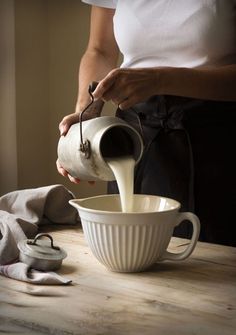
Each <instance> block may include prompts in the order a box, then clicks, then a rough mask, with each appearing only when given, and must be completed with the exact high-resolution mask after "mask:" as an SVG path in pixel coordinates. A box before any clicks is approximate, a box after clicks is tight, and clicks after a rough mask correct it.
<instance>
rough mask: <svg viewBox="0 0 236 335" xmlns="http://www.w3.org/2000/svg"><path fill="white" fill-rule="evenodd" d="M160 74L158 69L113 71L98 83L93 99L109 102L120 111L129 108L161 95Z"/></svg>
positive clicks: (160, 70) (160, 71)
mask: <svg viewBox="0 0 236 335" xmlns="http://www.w3.org/2000/svg"><path fill="white" fill-rule="evenodd" d="M161 73H162V69H159V68H139V69H126V68H123V69H122V68H121V69H119V68H118V69H114V70H112V71H111V72H109V73H108V75H107V76H106V77H105V78H104V79H102V80H101V81H100V82H99V84H98V86H97V88H96V89H95V91H94V92H93V96H94V99H95V100H97V99H102V100H104V101H108V100H111V101H112V102H113V103H115V104H116V105H118V106H119V108H120V109H127V108H130V107H132V106H133V105H135V104H137V103H140V102H143V101H146V100H147V99H148V98H150V97H151V96H152V95H155V94H162V93H161ZM157 87H158V89H157ZM157 90H158V92H157Z"/></svg>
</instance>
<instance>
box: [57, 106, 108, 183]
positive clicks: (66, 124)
mask: <svg viewBox="0 0 236 335" xmlns="http://www.w3.org/2000/svg"><path fill="white" fill-rule="evenodd" d="M102 106H103V102H102V101H96V102H94V103H93V105H92V106H91V108H89V110H88V111H86V112H85V113H84V115H83V120H88V119H92V118H94V117H97V116H99V115H100V114H101V110H102ZM76 110H79V108H78V107H76ZM79 119H80V112H78V111H76V112H75V113H72V114H69V115H66V116H65V117H64V118H63V119H62V121H61V122H60V123H59V131H60V135H61V136H65V135H66V134H67V132H68V130H69V129H70V126H72V124H74V123H77V122H79ZM56 167H57V171H58V172H59V174H60V175H62V176H63V177H68V178H69V180H70V181H71V182H72V183H75V184H78V183H79V182H80V179H78V178H74V177H72V176H71V175H70V174H69V173H68V171H66V170H65V169H64V168H63V167H62V166H61V164H60V162H59V160H58V159H57V161H56ZM89 183H90V184H94V182H93V181H91V182H89Z"/></svg>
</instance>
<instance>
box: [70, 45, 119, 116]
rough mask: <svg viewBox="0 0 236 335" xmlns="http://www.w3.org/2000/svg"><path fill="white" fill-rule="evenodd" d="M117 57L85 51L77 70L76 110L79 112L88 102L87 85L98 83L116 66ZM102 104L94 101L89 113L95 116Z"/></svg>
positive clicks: (96, 51) (94, 51) (95, 51)
mask: <svg viewBox="0 0 236 335" xmlns="http://www.w3.org/2000/svg"><path fill="white" fill-rule="evenodd" d="M117 58H118V57H112V58H111V57H109V56H108V55H105V54H103V53H101V52H100V51H98V50H87V51H86V52H85V54H84V56H83V57H82V59H81V62H80V68H79V79H78V81H79V85H78V87H79V88H78V99H77V105H76V110H77V111H81V110H82V109H83V108H84V107H85V106H86V105H87V104H88V103H89V102H90V96H89V93H88V87H89V84H90V83H91V82H93V81H97V82H98V81H100V80H101V79H103V78H104V77H105V76H106V75H107V73H109V71H111V70H112V69H113V68H114V67H115V66H117ZM102 104H103V102H102V101H101V100H100V101H96V102H95V103H94V106H93V110H92V109H90V113H92V114H96V113H97V111H98V110H99V109H101V105H102Z"/></svg>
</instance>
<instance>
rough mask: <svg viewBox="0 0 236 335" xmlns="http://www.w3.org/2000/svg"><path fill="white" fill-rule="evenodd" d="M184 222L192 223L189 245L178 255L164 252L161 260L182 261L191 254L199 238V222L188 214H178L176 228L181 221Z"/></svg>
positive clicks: (192, 215) (195, 217) (193, 215)
mask: <svg viewBox="0 0 236 335" xmlns="http://www.w3.org/2000/svg"><path fill="white" fill-rule="evenodd" d="M184 220H188V221H190V222H191V223H192V225H193V234H192V238H191V240H190V243H189V245H188V246H187V248H186V249H185V250H184V251H182V252H179V253H173V252H169V251H167V250H166V251H165V252H164V254H163V256H162V257H161V260H162V261H164V260H172V261H182V260H184V259H186V258H188V257H189V256H190V255H191V253H192V252H193V250H194V248H195V246H196V244H197V241H198V238H199V233H200V221H199V219H198V217H197V216H196V215H195V214H193V213H190V212H182V213H178V218H177V224H176V226H178V225H179V224H180V223H181V222H182V221H184Z"/></svg>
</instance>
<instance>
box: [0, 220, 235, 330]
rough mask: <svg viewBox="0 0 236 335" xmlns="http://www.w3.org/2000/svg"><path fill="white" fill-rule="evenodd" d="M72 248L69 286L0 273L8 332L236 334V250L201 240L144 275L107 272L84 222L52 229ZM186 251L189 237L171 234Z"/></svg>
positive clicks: (1, 321) (66, 267)
mask: <svg viewBox="0 0 236 335" xmlns="http://www.w3.org/2000/svg"><path fill="white" fill-rule="evenodd" d="M44 231H47V232H49V231H50V232H51V234H52V236H53V238H54V241H55V244H58V245H60V246H61V247H63V248H64V249H65V250H66V251H67V252H68V257H67V258H66V259H65V260H64V262H63V266H62V268H61V269H60V270H59V271H58V273H60V274H62V275H64V276H66V277H68V278H71V279H72V281H73V282H72V284H71V285H67V286H42V285H31V284H27V283H24V282H19V281H16V280H12V279H9V278H5V277H0V301H1V305H0V333H1V334H5V333H7V334H15V333H17V334H53V335H54V334H55V335H64V334H65V335H69V334H86V335H89V334H97V335H98V334H100V335H107V334H109V335H116V334H117V335H121V334H122V335H123V334H134V335H139V334H142V335H146V334H147V335H149V334H155V335H156V334H161V335H165V334H166V335H174V334H178V335H184V334H188V335H189V334H192V335H193V334H194V335H197V334H199V335H200V334H201V335H204V334H207V335H209V334H214V335H218V334H219V335H233V334H234V335H235V334H236V248H231V247H224V246H220V245H214V244H207V243H200V242H198V245H197V248H196V249H195V251H194V253H193V254H192V255H191V256H190V258H189V259H188V260H186V261H183V262H179V263H173V262H163V263H159V264H156V265H155V266H154V267H152V269H150V270H149V271H147V272H143V273H136V274H122V273H114V272H111V271H109V270H107V269H106V268H105V267H104V266H103V265H101V264H100V263H98V261H97V260H96V259H95V258H94V256H93V255H92V254H91V252H90V250H89V248H88V247H87V244H86V242H85V240H84V236H83V232H82V230H81V229H80V228H79V227H66V228H65V227H60V228H56V227H53V228H52V227H50V228H45V229H44ZM172 240H173V241H172V243H171V250H172V251H180V249H181V248H182V247H183V246H181V245H183V244H184V243H186V240H181V239H177V238H175V239H172Z"/></svg>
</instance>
